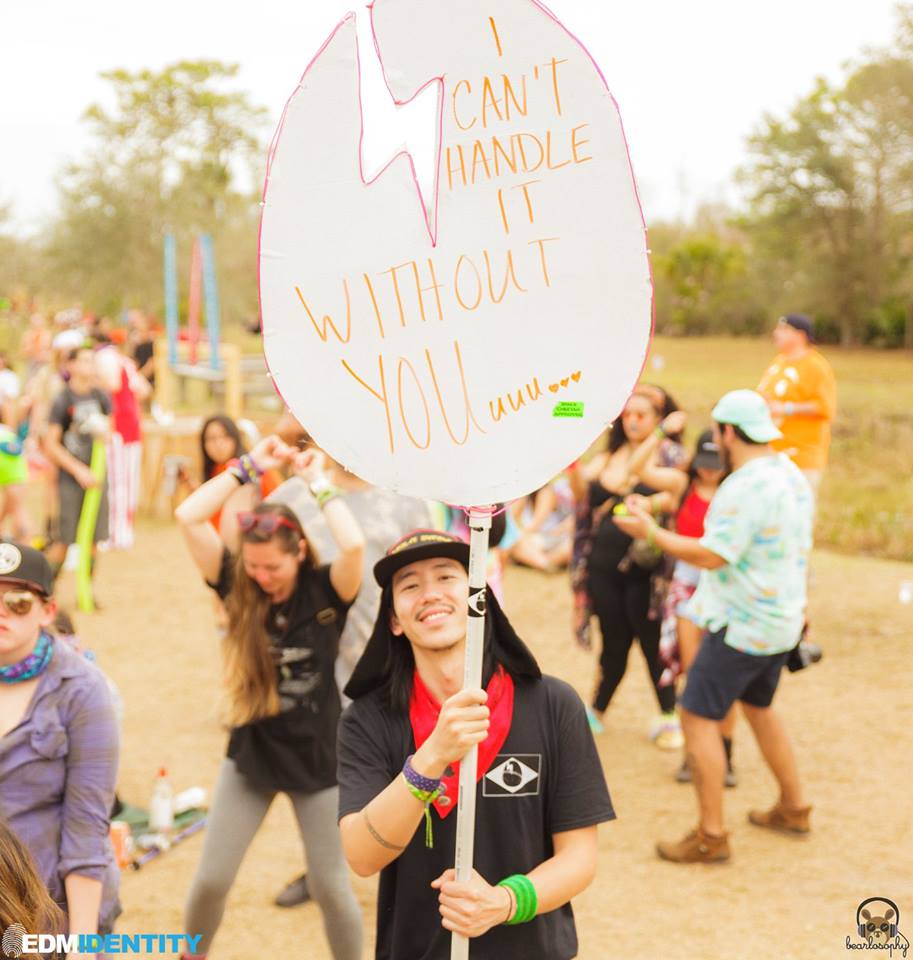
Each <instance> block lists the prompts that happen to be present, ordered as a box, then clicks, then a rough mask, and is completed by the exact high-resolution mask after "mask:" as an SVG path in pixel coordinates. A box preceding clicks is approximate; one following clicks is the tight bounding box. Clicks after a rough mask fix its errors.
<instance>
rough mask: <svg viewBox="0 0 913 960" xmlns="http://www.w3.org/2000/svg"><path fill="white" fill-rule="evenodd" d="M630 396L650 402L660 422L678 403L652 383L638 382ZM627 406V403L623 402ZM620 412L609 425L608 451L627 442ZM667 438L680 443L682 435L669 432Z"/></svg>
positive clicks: (614, 449) (673, 411) (611, 451)
mask: <svg viewBox="0 0 913 960" xmlns="http://www.w3.org/2000/svg"><path fill="white" fill-rule="evenodd" d="M631 396H632V397H643V398H644V399H645V400H648V401H649V402H650V405H651V406H652V407H653V409H654V410H655V411H656V416H657V417H658V418H659V421H660V423H662V421H663V420H665V419H666V417H668V416H669V414H670V413H675V411H676V410H678V404H677V403H676V402H675V400H674V399H673V398H672V395H671V394H670V393H669V392H668V391H667V390H664V389H663V388H662V387H658V386H656V385H655V384H652V383H639V384H638V385H637V386H636V387H635V388H634V389H633V390H632V391H631ZM625 405H626V406H627V404H625ZM623 414H624V411H623V410H622V412H621V413H620V414H619V415H618V416H617V417H616V418H615V420H613V421H612V426H611V427H609V439H608V445H607V447H606V449H607V450H608V452H609V453H614V452H615V451H616V450H620V449H621V448H622V447H623V446H624V445H625V444H626V443H627V442H628V437H627V434H625V428H624V423H623V422H622V420H623ZM669 439H670V440H674V441H675V442H676V443H681V440H682V435H681V434H680V433H677V434H669Z"/></svg>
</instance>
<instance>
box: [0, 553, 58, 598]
mask: <svg viewBox="0 0 913 960" xmlns="http://www.w3.org/2000/svg"><path fill="white" fill-rule="evenodd" d="M0 583H21V584H22V585H23V586H25V587H28V588H29V589H30V590H34V591H35V592H36V593H40V594H41V595H42V596H43V597H50V596H51V594H52V593H53V592H54V574H53V573H52V572H51V565H50V564H49V563H48V561H47V558H46V557H45V555H44V554H43V553H42V552H41V551H40V550H35V549H34V547H27V546H26V545H25V544H24V543H14V542H13V541H11V540H4V541H0Z"/></svg>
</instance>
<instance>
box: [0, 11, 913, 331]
mask: <svg viewBox="0 0 913 960" xmlns="http://www.w3.org/2000/svg"><path fill="white" fill-rule="evenodd" d="M896 17H897V21H896V31H895V36H894V38H893V40H892V43H891V44H890V46H889V47H888V48H885V49H877V50H868V51H865V52H864V54H862V56H861V58H860V59H859V61H858V62H857V63H855V64H853V65H851V66H849V67H847V68H846V70H845V71H844V76H843V77H842V78H841V80H840V82H838V83H829V82H828V81H826V80H824V79H819V80H817V81H816V83H815V84H814V87H813V88H812V89H811V90H810V91H809V92H808V93H807V94H805V95H804V96H802V97H800V98H799V99H798V100H797V101H796V103H795V104H794V105H793V107H792V108H791V109H790V110H789V111H788V112H787V113H786V115H784V116H773V115H766V116H764V117H763V118H761V120H760V122H759V123H758V125H757V128H756V130H755V131H754V133H753V134H752V136H751V137H750V138H749V141H748V143H747V145H746V147H747V156H746V160H745V162H744V164H743V166H742V167H741V169H739V170H738V171H736V172H735V173H734V176H735V177H736V179H737V181H738V184H739V187H740V191H741V193H742V196H743V198H744V199H743V202H742V204H741V205H740V206H739V208H737V209H728V208H723V207H719V206H705V207H703V208H701V209H700V210H698V212H697V213H696V214H695V215H694V216H693V217H692V218H691V219H690V220H689V221H688V222H658V223H652V224H650V225H649V227H650V243H651V248H652V251H653V269H654V280H655V296H656V320H657V329H658V330H659V331H660V332H662V333H669V334H680V335H689V336H693V335H701V334H710V333H732V334H757V333H760V332H763V331H765V330H767V329H768V328H769V326H770V323H771V321H772V319H774V318H775V317H776V316H778V315H780V314H782V313H786V312H790V311H802V312H805V313H808V314H811V315H812V316H813V317H814V318H815V320H816V322H817V325H818V330H819V332H820V335H821V339H823V340H826V341H831V342H840V343H843V344H870V345H877V346H905V347H907V348H910V349H913V269H911V260H913V2H906V3H904V4H901V5H900V6H899V7H898V8H897V14H896ZM238 70H239V68H238V67H237V66H236V65H231V64H225V63H220V62H218V61H212V60H200V61H181V62H179V63H175V64H172V65H171V66H168V67H166V68H165V69H163V70H161V71H158V72H155V71H150V70H140V71H136V72H130V71H127V70H115V71H111V72H108V73H105V74H102V76H103V77H104V79H106V80H107V81H108V83H109V84H110V86H111V91H112V93H113V104H114V105H113V107H111V108H108V109H105V108H103V107H102V106H100V105H97V104H96V105H92V106H91V107H89V109H88V110H87V111H86V113H85V116H84V122H85V123H87V124H88V125H89V127H90V129H91V132H92V135H93V136H92V146H91V148H90V149H89V150H88V151H87V152H86V154H85V155H84V156H82V157H79V158H75V159H74V160H73V161H71V163H70V164H69V165H68V166H67V167H66V169H64V170H63V171H62V172H61V174H60V177H59V180H58V184H57V189H58V199H59V202H58V213H57V214H56V216H55V217H54V218H53V219H52V220H51V221H50V222H49V223H48V224H47V225H46V227H45V229H44V230H43V231H42V232H41V233H40V234H39V235H38V236H35V237H31V238H27V239H22V238H20V237H17V236H16V234H15V231H14V228H13V226H12V220H11V217H10V216H9V208H8V206H7V207H4V206H3V205H2V204H0V312H2V310H3V308H4V306H7V307H8V306H9V305H10V304H9V301H12V304H13V305H14V306H19V307H20V308H24V305H26V304H30V303H31V301H32V300H33V298H36V299H37V302H38V303H39V304H41V305H43V306H45V307H47V308H53V307H54V306H55V305H60V306H64V305H69V304H72V303H80V304H81V305H82V306H83V307H84V308H85V309H87V310H92V311H93V312H96V313H107V314H109V315H116V314H117V313H119V312H120V311H121V310H123V309H126V308H128V307H134V306H138V307H140V308H144V309H146V310H149V311H150V312H152V313H154V314H157V315H161V314H162V312H163V278H162V237H163V235H164V233H165V232H172V233H174V234H175V235H176V236H177V239H178V249H179V251H181V255H180V257H179V259H180V266H181V269H182V271H183V276H182V279H181V283H182V286H183V289H184V290H186V289H187V286H186V284H187V273H188V271H189V263H190V242H191V238H192V236H193V235H194V234H195V233H200V232H207V233H210V234H211V235H212V236H213V237H214V240H215V245H216V258H217V263H218V273H219V284H220V299H221V304H222V310H223V314H224V315H225V319H226V321H227V322H228V323H231V322H238V323H240V322H242V321H250V319H251V318H252V317H255V316H256V313H257V290H256V272H257V265H256V246H257V222H258V218H259V200H260V185H261V183H262V165H263V161H264V156H265V151H266V146H265V141H264V136H265V133H266V128H267V111H266V110H265V109H264V108H263V107H261V106H259V105H257V104H255V103H253V102H252V101H251V98H250V96H249V95H248V94H247V93H245V92H243V91H241V90H238V89H237V88H236V80H237V75H238ZM185 299H186V298H185ZM182 306H183V308H184V309H186V304H184V305H182Z"/></svg>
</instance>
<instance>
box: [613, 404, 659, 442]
mask: <svg viewBox="0 0 913 960" xmlns="http://www.w3.org/2000/svg"><path fill="white" fill-rule="evenodd" d="M621 422H622V426H623V427H624V431H625V436H626V437H627V438H628V440H629V441H630V442H631V443H640V442H641V441H642V440H645V439H646V438H647V437H648V436H649V435H650V434H651V433H652V432H653V431H654V430H655V429H656V428H657V427H658V426H659V414H658V413H657V412H656V408H655V407H654V406H653V404H652V403H650V401H649V400H648V399H647V398H646V397H645V396H642V395H640V394H636V393H635V394H634V395H633V396H631V397H629V398H628V402H627V403H626V404H625V408H624V410H623V411H622V414H621Z"/></svg>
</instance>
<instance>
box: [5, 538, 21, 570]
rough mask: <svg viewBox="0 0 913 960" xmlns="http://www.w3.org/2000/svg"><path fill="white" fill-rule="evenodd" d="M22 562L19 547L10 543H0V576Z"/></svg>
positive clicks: (15, 568) (17, 566)
mask: <svg viewBox="0 0 913 960" xmlns="http://www.w3.org/2000/svg"><path fill="white" fill-rule="evenodd" d="M21 563H22V554H21V553H20V552H19V548H18V547H17V546H16V545H15V544H12V543H0V576H2V575H3V574H6V573H12V572H13V571H14V570H18V569H19V566H20V565H21Z"/></svg>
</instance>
